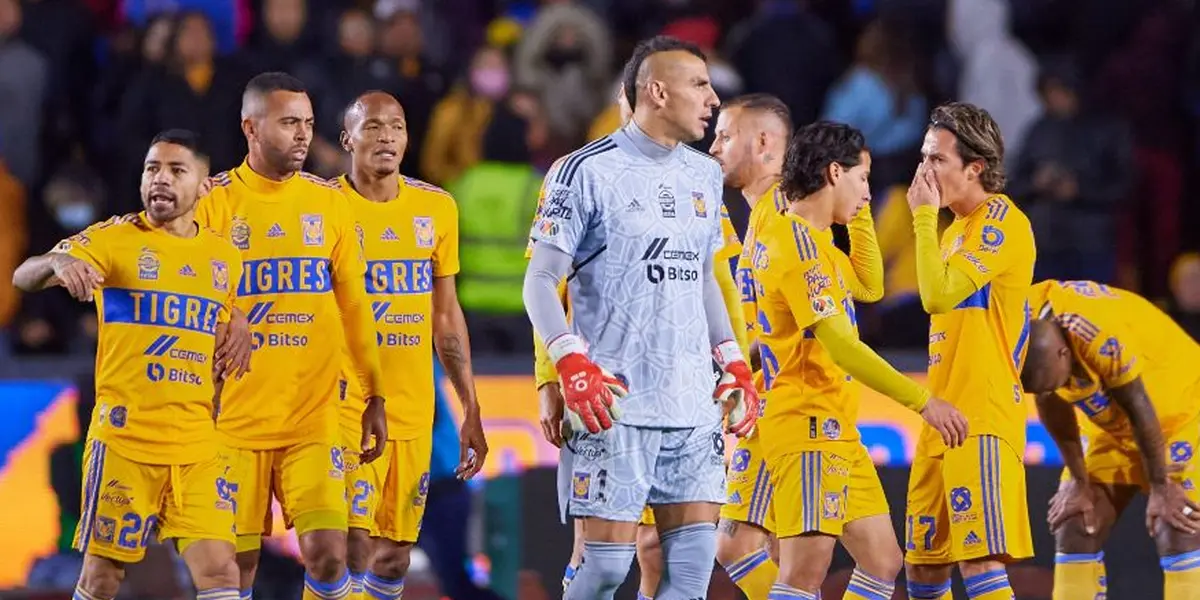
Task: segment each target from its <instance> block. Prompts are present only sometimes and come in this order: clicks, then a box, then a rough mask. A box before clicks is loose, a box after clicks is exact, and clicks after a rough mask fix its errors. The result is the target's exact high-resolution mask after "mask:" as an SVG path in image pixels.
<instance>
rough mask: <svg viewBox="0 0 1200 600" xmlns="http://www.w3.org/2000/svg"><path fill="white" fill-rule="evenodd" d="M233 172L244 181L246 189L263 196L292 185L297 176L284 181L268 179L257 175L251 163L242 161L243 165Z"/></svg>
mask: <svg viewBox="0 0 1200 600" xmlns="http://www.w3.org/2000/svg"><path fill="white" fill-rule="evenodd" d="M233 171H234V173H235V174H237V176H238V179H240V180H242V183H244V184H246V187H248V188H250V189H252V190H254V191H256V192H259V193H261V194H271V193H273V192H278V191H281V190H283V189H284V188H286V187H287V186H288V185H291V183H292V181H294V180H295V179H296V175H292V176H291V177H288V178H287V179H284V180H283V181H275V180H274V179H267V178H266V177H263V176H262V175H259V174H258V173H255V172H254V169H251V168H250V163H249V162H248V161H242V164H240V165H238V167H237V168H236V169H234V170H233Z"/></svg>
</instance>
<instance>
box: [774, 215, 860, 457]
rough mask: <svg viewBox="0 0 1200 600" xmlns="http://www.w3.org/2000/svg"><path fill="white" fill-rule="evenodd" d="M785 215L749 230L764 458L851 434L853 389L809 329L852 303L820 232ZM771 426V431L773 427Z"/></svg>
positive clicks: (855, 432)
mask: <svg viewBox="0 0 1200 600" xmlns="http://www.w3.org/2000/svg"><path fill="white" fill-rule="evenodd" d="M823 233H824V232H820V231H814V228H813V227H812V226H811V225H809V224H808V223H807V222H806V221H805V220H804V219H802V218H800V217H797V216H794V215H786V216H785V217H784V218H780V219H774V220H772V222H770V223H768V224H767V225H766V227H764V228H763V229H761V230H759V231H758V232H756V237H755V240H754V252H753V256H752V257H751V261H752V264H753V276H754V282H755V287H756V290H755V295H756V297H757V306H758V316H757V319H756V322H757V327H758V329H759V351H760V352H761V353H762V364H763V385H764V387H765V389H766V393H767V408H766V412H765V414H764V416H763V418H762V419H761V420H760V421H759V424H760V429H761V431H762V434H763V447H764V450H765V452H766V454H767V456H778V455H780V454H784V453H787V452H794V451H798V450H800V449H803V448H806V447H809V446H811V445H812V444H813V443H818V442H826V441H830V440H857V439H858V429H857V427H856V426H855V424H856V422H857V419H858V395H857V392H856V388H855V386H853V385H852V384H851V382H850V377H849V376H848V375H847V374H846V372H845V371H843V370H842V369H841V368H839V367H838V366H837V365H836V364H834V362H833V360H832V359H831V358H830V356H829V354H828V353H827V352H826V351H825V349H824V348H823V347H822V346H821V344H820V342H818V341H817V339H816V337H815V336H814V335H813V333H812V331H811V330H810V328H811V327H812V326H813V325H815V324H816V323H818V322H820V321H821V320H822V319H825V318H827V317H831V316H833V315H836V314H838V313H840V312H842V311H845V312H846V314H847V316H849V317H850V320H851V322H854V320H855V319H854V301H853V300H852V299H851V298H850V294H849V291H848V290H847V289H846V285H845V280H844V278H843V276H842V273H841V269H840V268H839V267H838V262H837V259H836V258H835V253H836V251H837V250H836V248H834V246H833V243H832V240H831V238H830V236H828V235H822V234H823ZM775 432H778V433H775Z"/></svg>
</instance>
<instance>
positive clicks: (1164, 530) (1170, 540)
mask: <svg viewBox="0 0 1200 600" xmlns="http://www.w3.org/2000/svg"><path fill="white" fill-rule="evenodd" d="M1154 544H1155V546H1157V547H1158V555H1159V556H1176V555H1179V554H1185V553H1188V552H1193V551H1196V550H1200V534H1196V535H1189V534H1187V533H1184V532H1182V531H1179V530H1177V529H1175V528H1173V527H1171V526H1169V525H1163V526H1162V527H1160V528H1159V531H1158V533H1157V534H1156V535H1155V536H1154Z"/></svg>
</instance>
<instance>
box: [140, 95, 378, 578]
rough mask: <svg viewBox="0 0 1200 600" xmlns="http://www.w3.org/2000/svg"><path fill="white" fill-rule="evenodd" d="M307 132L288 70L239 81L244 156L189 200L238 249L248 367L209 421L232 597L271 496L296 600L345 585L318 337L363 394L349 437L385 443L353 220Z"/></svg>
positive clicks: (326, 383)
mask: <svg viewBox="0 0 1200 600" xmlns="http://www.w3.org/2000/svg"><path fill="white" fill-rule="evenodd" d="M312 130H313V112H312V104H311V102H310V101H309V98H308V94H307V93H306V92H305V90H304V85H303V84H302V83H301V82H300V81H299V80H298V79H296V78H295V77H292V76H291V75H288V74H286V73H263V74H261V75H258V76H256V77H254V78H253V79H251V80H250V83H249V84H248V85H247V86H246V91H245V94H244V95H243V97H242V132H243V133H244V134H245V136H246V142H247V146H248V150H249V151H248V153H247V156H246V160H245V162H243V163H242V164H241V165H240V166H238V167H237V168H234V169H232V170H230V171H226V172H223V173H220V174H218V175H217V176H215V177H213V180H212V190H211V191H210V192H209V194H208V195H207V196H206V197H205V198H203V199H201V200H200V202H199V204H198V206H197V209H196V221H197V222H198V223H200V224H201V225H203V226H206V227H208V228H209V229H212V230H213V231H216V232H217V233H218V234H220V235H221V236H222V237H224V238H225V239H228V240H229V241H231V242H233V245H234V246H235V247H237V248H238V249H239V250H240V251H241V256H242V262H243V266H244V268H243V272H244V276H243V277H242V279H241V281H240V282H234V284H235V285H237V286H238V300H237V308H238V309H240V310H241V311H242V312H244V313H245V314H246V315H247V317H248V319H249V321H250V330H251V340H252V344H253V347H254V355H253V356H254V368H253V370H252V371H251V372H249V373H247V374H246V375H245V376H244V377H242V378H240V379H231V380H227V381H225V382H224V388H223V389H222V390H220V391H219V392H218V393H219V394H220V399H221V402H220V405H219V406H220V415H219V417H218V420H217V430H218V432H220V434H221V436H222V438H223V440H222V441H224V442H225V444H226V445H227V446H229V447H230V448H231V455H232V457H233V468H232V475H233V477H232V479H233V481H234V482H235V483H234V484H233V486H232V487H233V489H234V490H235V500H236V506H237V510H236V511H235V512H236V516H235V520H236V530H237V534H238V537H237V550H238V557H237V560H238V567H239V568H240V571H241V595H242V598H243V599H244V600H245V599H248V598H250V596H251V595H252V592H251V589H252V587H253V583H254V576H255V572H256V570H257V567H258V555H259V550H260V548H261V544H262V536H263V535H266V534H269V533H271V531H270V523H271V522H272V520H273V519H272V513H271V505H272V502H271V500H272V498H275V499H278V500H279V503H280V505H281V506H282V508H283V515H284V520H285V522H286V524H287V525H288V526H289V527H295V529H296V533H297V535H298V537H299V540H300V552H301V555H302V556H303V559H304V565H305V576H304V596H303V597H304V598H305V599H306V600H310V599H321V600H340V599H342V598H346V597H348V595H349V594H350V588H351V583H350V575H349V572H348V570H347V569H346V500H345V493H346V490H345V484H344V482H343V479H344V477H343V463H344V460H343V458H342V451H341V448H340V445H339V443H338V442H339V439H338V429H337V411H338V403H337V398H338V395H339V390H340V389H342V387H343V386H342V385H339V380H340V377H341V365H340V360H341V358H342V354H343V353H342V350H341V348H340V347H339V345H338V344H330V343H327V342H326V339H325V338H326V337H327V336H329V335H331V334H332V335H335V336H337V335H338V334H337V332H338V330H339V329H341V330H342V336H343V337H344V338H345V340H346V343H345V347H346V348H347V352H348V353H349V355H350V356H351V357H352V359H351V360H352V361H353V363H354V366H355V374H356V377H357V378H358V380H359V381H358V384H359V385H360V386H362V388H363V389H364V390H365V392H364V395H365V396H366V398H367V401H366V402H365V403H363V404H362V405H360V410H359V417H358V418H359V420H360V422H361V424H362V438H361V440H358V441H356V444H358V446H359V449H360V450H361V451H362V452H363V453H364V454H365V455H366V457H365V459H364V460H368V461H369V460H373V459H374V458H375V457H376V456H378V455H379V454H380V453H382V452H383V447H384V442H385V441H386V440H387V439H388V434H387V421H386V419H385V416H384V399H383V396H382V392H381V389H382V385H383V384H382V373H381V370H380V367H379V353H378V350H377V349H376V344H375V331H374V326H373V323H372V314H371V307H370V305H369V304H368V302H367V295H366V293H365V291H364V290H363V284H362V282H363V274H364V272H365V270H366V266H365V264H364V263H363V262H362V255H361V252H360V251H359V246H358V242H357V240H356V239H355V235H354V221H353V220H352V219H351V216H350V210H349V207H348V205H347V202H346V199H345V198H344V197H343V196H342V194H341V192H340V191H339V190H338V187H337V186H336V185H335V184H333V183H331V182H329V181H326V180H324V179H322V178H320V177H316V176H314V175H310V174H308V173H305V172H303V171H301V170H300V169H301V168H302V167H303V165H304V161H305V159H306V158H307V157H308V147H309V143H311V141H312ZM213 277H214V285H216V279H217V276H216V275H214V276H213ZM222 285H224V284H222ZM162 351H164V352H165V351H166V348H163V349H162Z"/></svg>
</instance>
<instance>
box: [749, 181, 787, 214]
mask: <svg viewBox="0 0 1200 600" xmlns="http://www.w3.org/2000/svg"><path fill="white" fill-rule="evenodd" d="M762 203H768V204H767V205H768V206H773V207H774V211H775V212H783V211H784V210H787V207H788V203H787V198H784V197H783V189H781V188H780V187H779V182H778V181H776V182H775V183H772V184H771V187H769V188H767V191H765V192H763V193H762V195H761V196H759V197H758V200H755V202H754V205H755V206H758V205H759V204H762Z"/></svg>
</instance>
